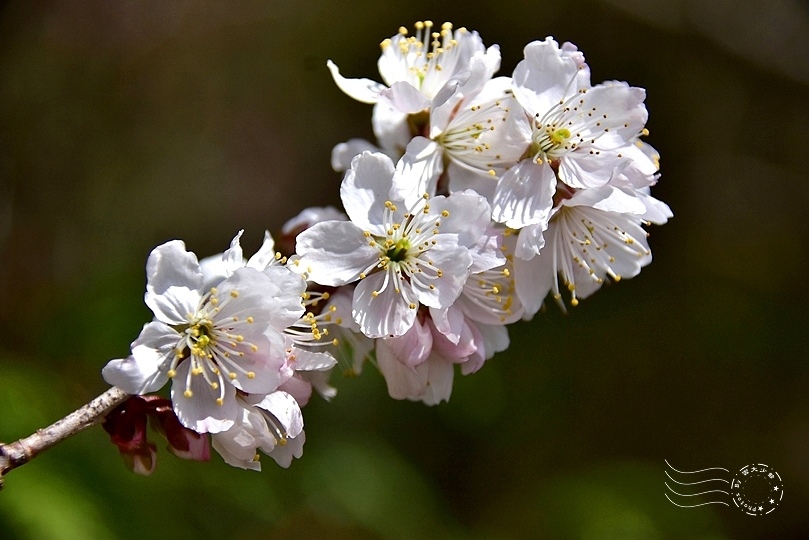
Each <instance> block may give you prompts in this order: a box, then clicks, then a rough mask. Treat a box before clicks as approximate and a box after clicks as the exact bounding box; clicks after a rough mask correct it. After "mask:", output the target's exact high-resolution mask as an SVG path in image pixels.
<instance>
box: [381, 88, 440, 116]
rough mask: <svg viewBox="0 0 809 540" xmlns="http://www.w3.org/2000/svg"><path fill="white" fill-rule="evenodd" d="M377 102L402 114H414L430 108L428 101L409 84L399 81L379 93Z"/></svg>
mask: <svg viewBox="0 0 809 540" xmlns="http://www.w3.org/2000/svg"><path fill="white" fill-rule="evenodd" d="M379 101H380V102H382V103H387V104H388V105H390V106H391V107H393V108H394V109H396V110H399V111H401V112H403V113H408V114H415V113H418V112H421V111H423V110H424V109H426V108H428V107H429V106H430V99H429V98H428V97H427V96H425V95H424V94H422V93H421V92H419V91H418V90H417V89H416V88H415V87H414V86H413V85H412V84H410V83H409V82H404V81H399V82H395V83H393V84H392V85H391V87H390V88H385V89H383V90H381V91H380V92H379Z"/></svg>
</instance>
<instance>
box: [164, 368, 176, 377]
mask: <svg viewBox="0 0 809 540" xmlns="http://www.w3.org/2000/svg"><path fill="white" fill-rule="evenodd" d="M175 375H177V372H176V371H174V370H173V369H170V370H168V372H167V373H166V377H168V378H169V379H171V378H172V377H174V376H175Z"/></svg>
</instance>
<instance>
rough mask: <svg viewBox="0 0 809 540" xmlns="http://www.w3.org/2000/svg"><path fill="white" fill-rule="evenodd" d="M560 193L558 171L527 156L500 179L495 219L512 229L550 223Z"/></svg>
mask: <svg viewBox="0 0 809 540" xmlns="http://www.w3.org/2000/svg"><path fill="white" fill-rule="evenodd" d="M554 193H556V175H555V174H554V172H553V169H551V167H550V165H548V164H547V163H543V164H542V165H537V164H536V163H534V162H533V161H531V160H529V159H525V160H523V161H521V162H520V163H519V165H517V166H516V167H512V168H511V169H509V170H508V171H507V172H506V174H504V175H503V177H502V178H501V179H500V181H499V182H498V183H497V189H496V190H495V193H494V205H493V209H492V219H494V220H495V221H497V222H499V223H505V224H506V225H507V226H508V227H511V228H512V229H519V228H522V227H525V226H526V225H534V224H537V223H547V222H548V219H549V218H550V214H551V210H552V208H553V195H554Z"/></svg>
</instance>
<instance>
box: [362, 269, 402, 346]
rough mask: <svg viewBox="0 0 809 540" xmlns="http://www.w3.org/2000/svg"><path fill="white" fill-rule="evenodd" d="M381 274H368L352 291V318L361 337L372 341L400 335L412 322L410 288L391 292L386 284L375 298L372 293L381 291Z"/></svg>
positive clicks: (382, 277) (391, 289) (382, 273)
mask: <svg viewBox="0 0 809 540" xmlns="http://www.w3.org/2000/svg"><path fill="white" fill-rule="evenodd" d="M385 274H386V273H385V272H384V271H382V272H377V273H375V274H371V275H370V276H368V277H367V278H365V279H363V280H361V281H360V282H359V283H357V286H356V288H355V289H354V302H353V308H352V316H353V317H354V321H356V323H357V324H358V325H359V326H360V330H361V331H362V333H363V334H365V335H366V336H368V337H372V338H379V337H385V336H389V337H395V336H401V335H403V334H404V333H405V332H407V331H408V330H409V329H410V327H411V326H413V322H414V321H415V320H416V310H415V309H411V308H410V305H409V304H410V303H411V302H415V299H411V298H410V294H412V293H411V291H410V288H409V287H403V288H401V292H400V293H396V292H395V291H394V287H393V285H392V284H389V285H388V286H387V287H386V288H385V289H384V290H382V291H381V292H380V293H379V294H378V295H377V296H374V295H373V292H374V291H379V290H381V289H382V286H383V283H384V282H385Z"/></svg>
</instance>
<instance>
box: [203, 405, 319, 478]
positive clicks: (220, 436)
mask: <svg viewBox="0 0 809 540" xmlns="http://www.w3.org/2000/svg"><path fill="white" fill-rule="evenodd" d="M235 402H236V405H237V408H238V413H237V415H236V421H235V422H234V424H233V425H232V426H231V427H230V429H228V430H227V431H222V432H219V433H215V434H212V436H211V444H212V446H213V448H214V450H216V451H217V452H219V455H221V456H222V458H223V459H224V460H225V463H227V464H228V465H232V466H234V467H239V468H242V469H250V470H254V471H260V470H261V462H260V461H259V455H258V453H257V452H258V450H261V451H262V452H264V453H265V454H267V455H268V456H270V457H272V458H273V459H274V460H275V461H276V463H278V464H279V465H280V466H281V467H284V468H286V467H289V466H290V464H291V463H292V458H293V457H295V458H300V457H301V456H302V455H303V443H304V442H305V440H306V435H305V433H304V431H303V415H302V414H301V408H300V406H299V405H298V402H297V401H295V398H293V397H292V396H291V395H290V394H288V393H286V392H282V391H276V392H272V393H270V394H268V395H266V396H246V395H242V394H238V395H237V396H236V398H235Z"/></svg>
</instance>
